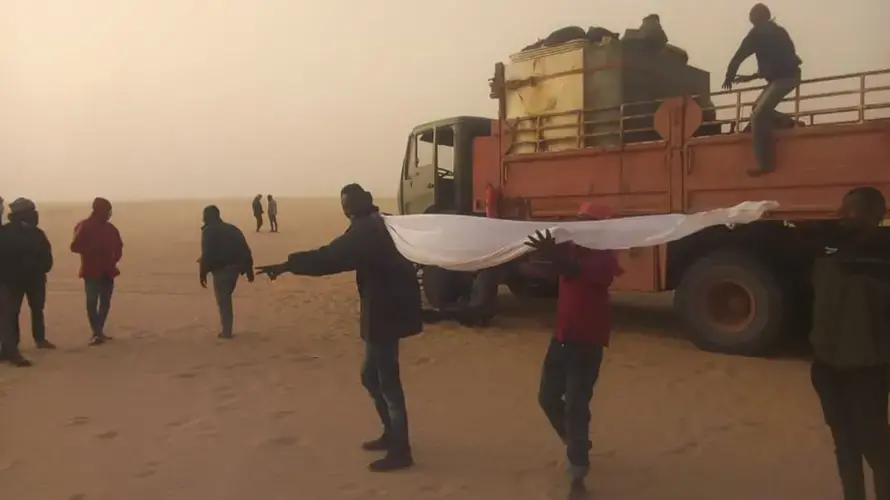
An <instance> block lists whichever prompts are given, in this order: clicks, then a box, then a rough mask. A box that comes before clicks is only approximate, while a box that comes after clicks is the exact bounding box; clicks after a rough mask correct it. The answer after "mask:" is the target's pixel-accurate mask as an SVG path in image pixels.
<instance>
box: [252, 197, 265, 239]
mask: <svg viewBox="0 0 890 500" xmlns="http://www.w3.org/2000/svg"><path fill="white" fill-rule="evenodd" d="M250 206H251V208H252V209H253V218H254V219H256V232H260V228H262V227H263V195H261V194H258V195H256V196H254V197H253V203H251V205H250Z"/></svg>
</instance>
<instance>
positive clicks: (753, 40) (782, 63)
mask: <svg viewBox="0 0 890 500" xmlns="http://www.w3.org/2000/svg"><path fill="white" fill-rule="evenodd" d="M748 19H749V20H750V21H751V24H752V28H751V31H749V32H748V35H747V36H745V39H744V40H742V44H741V45H740V46H739V48H738V50H737V51H736V53H735V55H734V56H733V57H732V60H731V61H730V62H729V66H728V67H727V68H726V79H725V80H724V81H723V88H724V89H725V90H730V89H732V84H733V83H743V82H750V81H752V80H756V79H758V78H763V79H764V80H766V88H764V89H763V92H761V93H760V95H759V96H758V97H757V99H756V100H755V101H754V106H753V108H752V110H751V134H752V135H753V137H754V156H755V158H756V159H757V166H756V168H751V169H749V170H748V173H749V174H751V175H760V174H762V173H766V172H771V171H772V170H773V168H774V165H773V145H772V124H773V120H774V119H775V117H776V106H778V105H779V103H780V102H782V99H784V98H785V96H786V95H788V93H790V92H791V91H792V90H794V88H795V87H797V86H798V85H799V84H800V65H801V60H800V58H799V57H798V56H797V51H796V50H795V48H794V42H793V41H792V40H791V36H790V35H789V34H788V31H786V30H785V28H783V27H781V26H779V25H778V24H776V23H775V21H774V20H773V17H772V13H771V12H770V10H769V7H767V6H766V5H764V4H762V3H758V4H756V5H754V7H751V11H750V12H749V13H748ZM752 55H753V56H755V57H756V58H757V73H755V74H753V75H750V76H739V75H738V71H739V66H741V64H742V63H743V62H744V61H745V59H747V58H749V57H751V56H752Z"/></svg>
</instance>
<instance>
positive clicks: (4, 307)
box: [0, 284, 18, 357]
mask: <svg viewBox="0 0 890 500" xmlns="http://www.w3.org/2000/svg"><path fill="white" fill-rule="evenodd" d="M11 305H12V301H11V300H10V293H9V288H8V287H7V286H6V285H2V284H0V356H2V357H6V356H10V355H12V354H17V353H18V342H13V328H12V313H11V311H10V310H11V309H12V308H11Z"/></svg>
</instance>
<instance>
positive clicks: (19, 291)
mask: <svg viewBox="0 0 890 500" xmlns="http://www.w3.org/2000/svg"><path fill="white" fill-rule="evenodd" d="M38 223H39V214H38V213H37V206H36V205H35V204H34V202H33V201H31V200H29V199H27V198H18V199H17V200H15V201H13V202H12V203H10V204H9V224H8V225H7V227H6V232H7V238H8V241H9V244H10V251H9V257H8V258H9V259H10V260H11V262H12V263H13V266H12V276H11V277H10V281H9V290H10V299H11V301H12V302H11V310H10V313H11V318H10V322H11V325H12V328H13V341H14V342H15V345H16V346H18V343H19V339H20V337H21V333H20V330H19V313H20V311H21V308H22V303H23V302H24V300H25V299H26V298H27V299H28V307H29V308H30V309H31V333H32V335H33V337H34V343H35V344H36V345H37V347H38V348H39V349H55V347H56V346H55V345H53V344H52V343H51V342H50V341H48V340H47V339H46V323H45V321H44V316H43V309H44V306H45V304H46V275H47V273H49V272H50V270H51V269H52V267H53V254H52V246H51V245H50V243H49V240H48V239H47V237H46V234H45V233H44V232H43V230H41V229H40V228H39V227H37V225H38Z"/></svg>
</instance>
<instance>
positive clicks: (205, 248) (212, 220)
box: [198, 205, 253, 339]
mask: <svg viewBox="0 0 890 500" xmlns="http://www.w3.org/2000/svg"><path fill="white" fill-rule="evenodd" d="M198 262H199V271H198V275H199V280H200V283H201V286H202V287H204V288H207V275H208V274H212V275H213V293H214V295H215V296H216V304H217V306H218V307H219V318H220V323H221V324H222V331H221V332H220V334H219V337H220V338H222V339H230V338H232V323H233V321H234V316H235V314H234V311H233V309H232V294H233V293H234V292H235V285H236V284H237V283H238V277H239V276H241V275H246V276H247V281H249V282H251V283H253V254H252V253H251V251H250V246H249V245H248V244H247V240H246V239H245V238H244V233H242V232H241V230H240V229H238V228H237V227H235V226H234V225H232V224H229V223H228V222H223V220H222V217H221V216H220V212H219V208H217V207H216V206H215V205H210V206H208V207H206V208H205V209H204V227H202V228H201V259H200V260H199V261H198Z"/></svg>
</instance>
